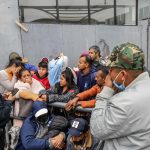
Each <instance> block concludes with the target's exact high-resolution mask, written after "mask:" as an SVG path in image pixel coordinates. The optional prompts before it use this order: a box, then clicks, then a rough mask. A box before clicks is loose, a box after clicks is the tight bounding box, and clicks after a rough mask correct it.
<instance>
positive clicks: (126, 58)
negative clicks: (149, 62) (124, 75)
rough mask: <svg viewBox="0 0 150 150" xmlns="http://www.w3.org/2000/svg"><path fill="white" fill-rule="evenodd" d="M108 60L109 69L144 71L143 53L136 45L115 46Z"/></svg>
mask: <svg viewBox="0 0 150 150" xmlns="http://www.w3.org/2000/svg"><path fill="white" fill-rule="evenodd" d="M110 60H111V63H110V65H109V66H110V67H117V68H123V69H129V70H143V69H144V53H143V51H142V50H141V49H140V48H139V47H138V46H137V45H135V44H132V43H124V44H121V45H120V46H116V47H115V48H114V49H113V51H112V53H111V56H110Z"/></svg>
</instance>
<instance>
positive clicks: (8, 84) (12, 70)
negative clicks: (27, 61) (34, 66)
mask: <svg viewBox="0 0 150 150" xmlns="http://www.w3.org/2000/svg"><path fill="white" fill-rule="evenodd" d="M21 68H22V63H21V61H19V60H14V59H13V60H10V61H9V64H8V65H7V67H6V68H5V69H4V70H1V71H0V93H1V94H2V95H3V94H4V93H6V92H11V91H12V90H13V89H14V84H15V83H16V82H17V77H16V74H17V72H18V71H19V70H20V69H21Z"/></svg>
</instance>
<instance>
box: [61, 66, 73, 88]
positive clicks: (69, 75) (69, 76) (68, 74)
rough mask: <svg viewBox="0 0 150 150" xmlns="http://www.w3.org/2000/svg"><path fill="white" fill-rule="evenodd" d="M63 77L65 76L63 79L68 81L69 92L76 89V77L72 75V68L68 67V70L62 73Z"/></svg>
mask: <svg viewBox="0 0 150 150" xmlns="http://www.w3.org/2000/svg"><path fill="white" fill-rule="evenodd" d="M61 75H63V77H64V78H65V79H66V81H67V87H68V90H71V89H72V88H74V87H75V85H76V84H75V81H74V76H73V73H72V71H71V69H70V68H68V67H66V70H65V71H63V72H62V73H61Z"/></svg>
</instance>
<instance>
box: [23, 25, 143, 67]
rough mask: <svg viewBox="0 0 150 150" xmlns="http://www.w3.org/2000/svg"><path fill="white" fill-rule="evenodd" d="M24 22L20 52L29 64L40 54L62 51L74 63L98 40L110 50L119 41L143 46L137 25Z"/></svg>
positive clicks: (47, 54)
mask: <svg viewBox="0 0 150 150" xmlns="http://www.w3.org/2000/svg"><path fill="white" fill-rule="evenodd" d="M26 25H27V26H28V28H29V32H28V33H24V32H22V39H23V52H24V55H25V56H26V57H27V58H29V60H30V61H31V63H33V64H38V62H39V61H40V59H41V58H42V57H45V56H47V57H56V56H57V55H58V54H59V52H64V54H65V55H67V56H68V57H69V64H70V66H76V65H77V62H78V58H79V56H80V54H81V53H82V52H83V51H85V50H87V49H88V48H89V47H90V46H91V45H94V44H98V45H99V41H100V40H102V39H103V40H105V42H106V43H107V44H108V46H109V48H110V51H112V48H113V47H114V46H115V45H118V44H120V43H123V42H133V43H135V44H138V45H139V46H140V47H143V45H142V36H141V33H142V32H141V31H142V28H141V27H137V26H107V25H96V26H95V25H91V26H90V25H62V24H61V25H59V24H57V25H55V24H26ZM99 46H101V45H99ZM144 49H145V48H144Z"/></svg>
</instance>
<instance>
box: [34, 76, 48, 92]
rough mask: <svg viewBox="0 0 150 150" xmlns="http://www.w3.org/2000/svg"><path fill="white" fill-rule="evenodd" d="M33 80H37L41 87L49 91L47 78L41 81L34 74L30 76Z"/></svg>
mask: <svg viewBox="0 0 150 150" xmlns="http://www.w3.org/2000/svg"><path fill="white" fill-rule="evenodd" d="M32 77H33V78H34V79H36V80H38V81H39V82H40V83H41V84H42V85H43V86H44V88H45V89H46V90H47V89H50V84H49V80H48V77H45V78H43V79H41V78H39V77H38V76H37V75H36V74H34V75H33V76H32Z"/></svg>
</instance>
